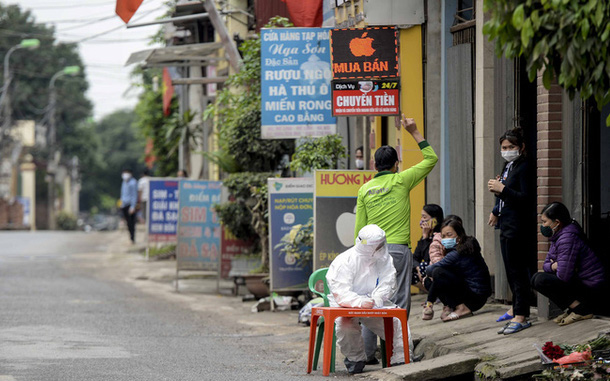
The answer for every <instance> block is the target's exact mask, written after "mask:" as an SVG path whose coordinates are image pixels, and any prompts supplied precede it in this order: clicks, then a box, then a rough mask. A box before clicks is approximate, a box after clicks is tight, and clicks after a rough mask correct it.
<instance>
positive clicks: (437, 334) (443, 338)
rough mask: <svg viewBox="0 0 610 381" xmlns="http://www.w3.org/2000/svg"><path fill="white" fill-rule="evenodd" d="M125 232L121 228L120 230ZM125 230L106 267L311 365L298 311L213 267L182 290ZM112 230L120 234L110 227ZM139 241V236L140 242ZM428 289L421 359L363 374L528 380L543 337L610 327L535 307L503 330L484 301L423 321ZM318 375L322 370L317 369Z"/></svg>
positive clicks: (499, 310)
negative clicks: (239, 287)
mask: <svg viewBox="0 0 610 381" xmlns="http://www.w3.org/2000/svg"><path fill="white" fill-rule="evenodd" d="M119 233H121V234H119ZM123 233H124V232H116V234H118V235H117V236H116V237H119V239H117V240H116V244H115V245H113V249H112V251H113V252H114V253H116V254H112V255H111V256H110V257H109V258H110V259H109V263H108V265H109V267H108V270H111V271H113V272H117V271H118V273H116V274H115V275H116V276H120V277H122V280H123V281H127V282H130V283H133V284H134V285H135V286H136V287H138V288H139V289H141V290H142V291H143V292H146V293H151V294H155V295H156V296H157V297H160V298H163V299H167V300H171V301H173V302H178V303H183V304H186V305H188V306H189V307H190V308H191V309H192V310H194V311H198V312H201V313H204V314H213V313H218V311H219V310H221V311H222V310H226V311H231V312H232V313H231V314H230V316H231V318H234V319H235V324H238V325H241V326H242V327H243V329H245V330H250V331H255V332H256V333H258V334H269V335H274V336H276V335H277V336H278V339H279V340H278V345H281V346H282V351H283V352H282V353H283V355H285V356H286V362H288V363H297V364H299V363H300V364H302V368H303V373H304V374H305V372H306V363H307V347H308V337H309V327H305V326H303V325H300V324H298V323H297V319H298V311H283V312H270V311H263V312H259V313H253V312H251V308H252V306H254V305H255V304H256V302H255V301H247V302H242V299H241V297H234V296H231V295H229V293H230V287H231V286H232V282H229V281H222V282H221V283H220V286H221V294H218V293H217V291H216V290H217V279H216V276H215V274H213V273H202V272H199V273H196V272H184V273H182V272H181V273H180V281H179V289H180V291H179V292H178V293H176V292H175V290H174V283H173V282H174V279H175V276H176V262H175V261H151V262H146V261H145V260H144V258H143V256H142V255H140V254H137V253H138V250H141V249H142V248H143V245H142V244H138V245H135V246H129V245H124V244H123V243H127V239H126V238H125V241H124V242H123V239H122V238H120V237H121V235H125V237H126V233H125V234H123ZM111 234H115V233H111ZM138 242H139V241H138ZM424 300H425V295H421V294H420V295H414V296H413V302H412V303H413V304H412V310H411V319H410V322H409V324H410V329H411V334H412V336H413V340H414V343H415V345H416V347H415V354H416V355H421V354H422V353H423V354H424V355H425V356H424V358H423V360H422V361H420V362H417V363H412V364H407V365H401V366H397V367H392V368H386V369H382V368H381V366H380V365H376V366H367V367H366V368H365V373H363V374H362V375H358V376H357V377H359V378H366V379H373V380H386V381H388V380H444V379H447V378H450V377H456V376H460V375H464V379H470V380H472V379H473V378H474V375H476V377H477V379H486V380H506V379H515V380H517V379H529V377H527V376H528V375H529V374H531V373H532V372H536V371H540V370H542V366H541V363H540V358H539V357H538V353H537V351H536V350H535V349H534V347H533V345H534V344H540V345H542V344H544V343H545V342H546V341H553V342H555V343H566V344H577V343H584V342H586V341H588V340H591V339H594V338H596V337H597V335H598V334H599V333H600V332H610V319H607V318H596V319H592V320H585V321H581V322H577V323H574V324H571V325H568V326H565V327H559V326H558V325H557V324H555V323H553V322H552V321H546V320H544V319H539V318H537V316H536V309H532V313H533V315H532V322H533V324H532V327H531V328H528V329H526V330H524V331H522V332H518V333H516V334H513V335H507V336H505V335H498V334H497V331H498V329H500V328H501V326H502V325H503V324H504V323H496V321H495V320H496V318H497V317H498V316H500V315H502V314H503V313H504V312H506V310H507V306H505V305H500V304H487V305H486V306H484V307H483V308H482V309H481V310H480V311H477V312H476V313H475V314H474V316H472V317H468V318H464V319H460V320H456V321H453V322H447V323H444V322H442V321H441V320H440V318H439V316H440V312H441V306H440V305H438V304H437V305H435V317H434V319H433V320H430V321H423V320H421V312H422V307H421V303H422V302H423V301H424ZM337 354H338V355H337V360H336V369H337V373H336V374H334V375H333V376H334V377H335V378H348V377H349V376H348V374H347V372H346V371H345V367H344V366H343V356H342V355H341V354H340V352H339V351H337ZM312 374H315V375H316V376H320V375H321V369H320V370H318V371H315V372H313V373H312Z"/></svg>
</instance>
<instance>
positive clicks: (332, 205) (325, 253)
mask: <svg viewBox="0 0 610 381" xmlns="http://www.w3.org/2000/svg"><path fill="white" fill-rule="evenodd" d="M376 173H377V172H375V171H341V170H321V171H315V175H314V176H315V179H316V183H315V189H314V225H315V229H314V256H313V266H314V270H316V269H319V268H322V267H328V265H330V263H331V262H332V261H333V259H335V258H336V257H337V255H339V254H341V253H342V252H344V251H345V250H347V249H349V248H350V247H352V246H353V245H354V229H355V228H356V203H357V200H358V190H359V189H360V187H361V186H362V185H363V184H364V183H366V182H367V181H369V180H370V179H372V178H373V176H375V174H376Z"/></svg>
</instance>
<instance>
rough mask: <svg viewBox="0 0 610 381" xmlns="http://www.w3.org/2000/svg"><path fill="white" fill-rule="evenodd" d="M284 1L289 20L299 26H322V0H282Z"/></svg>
mask: <svg viewBox="0 0 610 381" xmlns="http://www.w3.org/2000/svg"><path fill="white" fill-rule="evenodd" d="M282 1H283V2H284V3H286V7H287V8H288V14H289V15H290V21H292V23H293V24H294V26H299V27H314V28H315V27H321V26H322V0H282Z"/></svg>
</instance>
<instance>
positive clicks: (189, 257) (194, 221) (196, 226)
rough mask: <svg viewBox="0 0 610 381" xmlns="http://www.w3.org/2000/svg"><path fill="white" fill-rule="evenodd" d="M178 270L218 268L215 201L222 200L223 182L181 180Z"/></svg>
mask: <svg viewBox="0 0 610 381" xmlns="http://www.w3.org/2000/svg"><path fill="white" fill-rule="evenodd" d="M179 190H180V210H179V212H180V213H179V219H178V247H177V250H176V262H177V264H176V265H177V268H178V270H217V269H218V266H219V262H220V239H221V226H220V221H219V219H218V216H217V214H216V212H215V210H214V205H216V204H219V203H220V202H221V197H222V182H221V181H204V180H181V181H180V187H179Z"/></svg>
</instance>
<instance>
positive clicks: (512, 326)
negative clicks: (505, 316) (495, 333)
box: [504, 321, 532, 335]
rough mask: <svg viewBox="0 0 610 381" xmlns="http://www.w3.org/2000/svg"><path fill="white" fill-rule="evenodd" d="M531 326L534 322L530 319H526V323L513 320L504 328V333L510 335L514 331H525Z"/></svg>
mask: <svg viewBox="0 0 610 381" xmlns="http://www.w3.org/2000/svg"><path fill="white" fill-rule="evenodd" d="M531 326H532V323H531V322H529V321H526V322H525V323H519V322H516V321H511V322H510V323H508V326H507V327H506V328H504V334H505V335H510V334H513V333H517V332H519V331H523V330H524V329H526V328H529V327H531Z"/></svg>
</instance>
